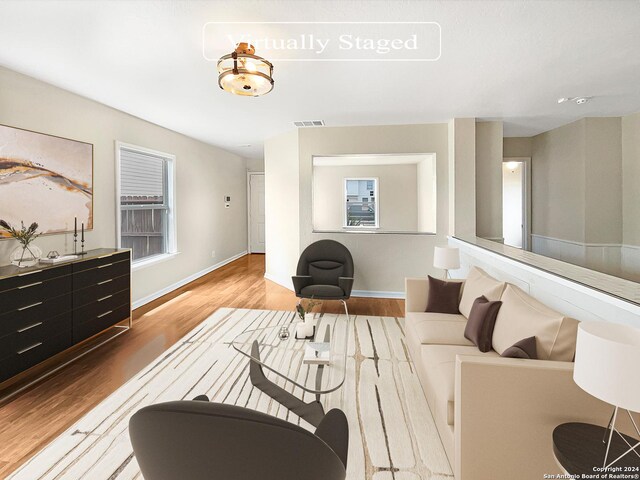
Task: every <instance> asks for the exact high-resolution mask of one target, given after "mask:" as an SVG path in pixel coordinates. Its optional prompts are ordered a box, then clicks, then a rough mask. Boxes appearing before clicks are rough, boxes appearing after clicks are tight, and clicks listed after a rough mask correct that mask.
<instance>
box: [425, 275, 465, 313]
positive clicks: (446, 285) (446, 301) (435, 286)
mask: <svg viewBox="0 0 640 480" xmlns="http://www.w3.org/2000/svg"><path fill="white" fill-rule="evenodd" d="M461 287H462V283H461V282H445V281H444V280H438V279H437V278H433V277H432V276H431V275H429V300H428V301H427V309H426V310H425V311H426V312H431V313H460V311H459V310H458V304H459V303H460V288H461Z"/></svg>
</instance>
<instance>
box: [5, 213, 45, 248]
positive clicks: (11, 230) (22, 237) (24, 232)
mask: <svg viewBox="0 0 640 480" xmlns="http://www.w3.org/2000/svg"><path fill="white" fill-rule="evenodd" d="M20 223H21V224H22V227H21V228H20V230H17V229H16V228H15V227H12V226H11V225H9V224H8V223H7V222H5V221H4V220H0V227H2V228H3V229H4V230H5V231H6V232H7V233H8V234H9V236H10V237H12V238H15V239H16V240H18V242H20V243H21V244H22V246H23V247H24V248H27V247H28V246H29V244H30V243H31V242H33V241H34V240H35V239H36V238H38V237H39V236H40V234H39V233H36V230H38V224H37V223H36V222H33V223H32V224H31V225H29V227H25V226H24V222H20Z"/></svg>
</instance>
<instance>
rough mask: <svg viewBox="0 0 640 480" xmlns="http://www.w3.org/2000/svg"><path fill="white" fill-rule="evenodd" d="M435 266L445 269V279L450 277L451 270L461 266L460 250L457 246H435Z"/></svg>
mask: <svg viewBox="0 0 640 480" xmlns="http://www.w3.org/2000/svg"><path fill="white" fill-rule="evenodd" d="M433 266H434V267H435V268H439V269H442V270H444V277H443V278H444V279H445V280H446V279H447V278H449V270H457V269H458V268H460V251H459V250H458V249H457V248H455V247H435V248H434V249H433Z"/></svg>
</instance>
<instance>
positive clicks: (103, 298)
mask: <svg viewBox="0 0 640 480" xmlns="http://www.w3.org/2000/svg"><path fill="white" fill-rule="evenodd" d="M111 297H113V295H107V296H106V297H102V298H99V299H98V301H99V302H101V301H103V300H106V299H107V298H111Z"/></svg>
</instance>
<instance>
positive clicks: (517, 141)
mask: <svg viewBox="0 0 640 480" xmlns="http://www.w3.org/2000/svg"><path fill="white" fill-rule="evenodd" d="M531 140H532V137H505V138H504V140H503V142H502V155H503V156H505V157H530V156H531Z"/></svg>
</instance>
